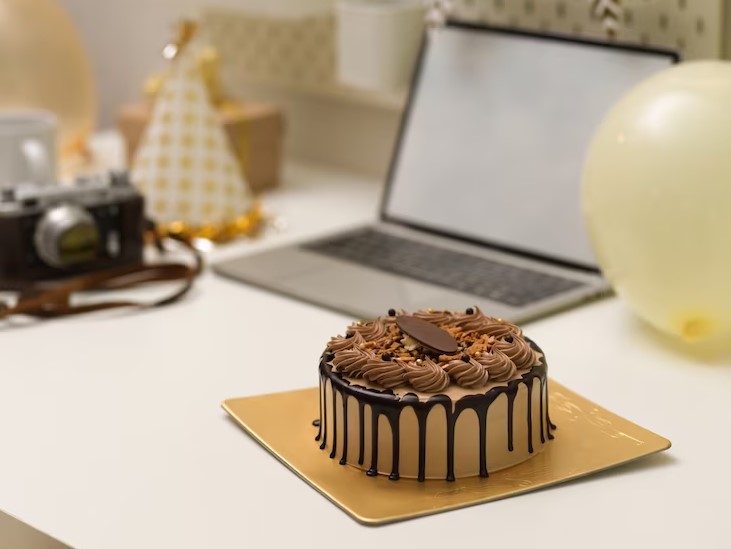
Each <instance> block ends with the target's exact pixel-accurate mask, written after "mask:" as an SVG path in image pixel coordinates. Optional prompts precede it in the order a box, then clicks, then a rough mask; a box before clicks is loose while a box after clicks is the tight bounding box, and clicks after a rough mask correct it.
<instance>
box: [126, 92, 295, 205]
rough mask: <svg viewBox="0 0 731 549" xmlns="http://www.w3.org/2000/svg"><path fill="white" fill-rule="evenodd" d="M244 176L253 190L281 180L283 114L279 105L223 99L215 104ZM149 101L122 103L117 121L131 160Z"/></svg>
mask: <svg viewBox="0 0 731 549" xmlns="http://www.w3.org/2000/svg"><path fill="white" fill-rule="evenodd" d="M216 110H217V112H218V116H219V118H220V121H221V124H222V125H223V127H224V129H225V130H226V133H227V135H228V137H229V141H230V144H231V149H232V151H233V152H234V155H235V156H236V159H237V160H238V162H239V164H240V166H241V169H242V173H243V176H244V179H245V180H246V181H247V182H248V184H249V187H250V188H251V190H252V191H253V192H255V193H256V192H260V191H262V190H265V189H270V188H272V187H275V186H276V185H277V184H278V182H279V174H280V166H281V161H282V141H283V138H284V116H283V114H282V111H281V109H280V108H279V107H277V106H276V105H272V104H269V103H257V102H249V101H223V102H222V103H220V104H219V105H217V106H216ZM151 113H152V106H151V104H150V103H149V102H140V103H137V104H131V105H126V106H124V107H122V109H121V111H120V114H119V117H118V120H117V123H118V127H119V129H120V131H121V133H122V135H123V136H124V140H125V142H126V145H127V161H128V164H129V165H131V164H132V160H133V159H134V155H135V152H136V151H137V147H138V146H139V144H140V140H141V138H142V135H143V132H144V130H145V127H146V126H147V124H148V123H149V121H150V116H151Z"/></svg>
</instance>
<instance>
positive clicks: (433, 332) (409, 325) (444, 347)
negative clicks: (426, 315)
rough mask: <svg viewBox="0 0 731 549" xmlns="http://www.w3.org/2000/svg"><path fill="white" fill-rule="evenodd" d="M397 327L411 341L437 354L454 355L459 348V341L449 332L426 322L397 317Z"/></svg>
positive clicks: (408, 317) (411, 317)
mask: <svg viewBox="0 0 731 549" xmlns="http://www.w3.org/2000/svg"><path fill="white" fill-rule="evenodd" d="M396 325H397V326H398V327H399V329H400V330H401V331H402V332H403V333H405V334H406V335H407V336H409V337H410V338H411V339H413V340H415V341H417V342H418V343H420V344H421V345H423V346H424V347H427V348H429V349H431V350H432V351H436V352H437V353H447V354H449V353H454V352H456V351H457V349H458V348H459V344H458V343H457V340H456V339H454V338H453V337H452V336H451V335H450V334H449V332H447V331H446V330H443V329H441V328H440V327H439V326H437V325H436V324H432V323H431V322H428V321H426V320H422V319H420V318H417V317H415V316H406V315H399V316H397V317H396Z"/></svg>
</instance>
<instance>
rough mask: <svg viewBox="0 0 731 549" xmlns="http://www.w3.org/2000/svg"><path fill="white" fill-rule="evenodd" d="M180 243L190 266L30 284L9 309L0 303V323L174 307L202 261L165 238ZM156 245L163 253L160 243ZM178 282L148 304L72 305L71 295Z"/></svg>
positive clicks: (130, 268)
mask: <svg viewBox="0 0 731 549" xmlns="http://www.w3.org/2000/svg"><path fill="white" fill-rule="evenodd" d="M167 240H175V241H176V242H180V243H182V244H183V245H184V246H185V247H186V248H187V249H188V250H189V251H190V252H191V253H192V254H193V257H194V262H193V264H192V265H188V264H185V263H169V262H168V263H152V264H142V265H126V266H122V267H116V268H112V269H106V270H102V271H96V272H92V273H88V274H83V275H79V276H75V277H73V278H70V279H66V280H63V281H61V282H59V283H56V284H54V285H51V286H49V284H48V283H29V284H24V285H22V286H20V287H19V288H18V296H17V301H16V302H15V304H14V305H12V306H8V305H7V304H4V303H2V302H0V320H1V319H4V318H7V317H9V316H11V315H28V316H32V317H36V318H56V317H60V316H70V315H77V314H82V313H90V312H93V311H101V310H104V309H118V308H122V307H135V308H139V309H147V308H152V307H161V306H163V305H167V304H169V303H173V302H175V301H177V300H179V299H180V298H181V297H183V296H184V295H185V294H186V293H188V291H189V290H190V289H191V287H192V286H193V282H194V280H195V278H196V277H197V276H198V275H199V274H200V273H201V271H202V269H203V259H202V257H201V255H200V253H199V252H198V250H196V249H195V248H194V247H193V246H192V245H191V244H190V243H189V242H187V241H185V240H180V239H174V238H171V237H168V239H167ZM155 245H156V247H157V248H158V250H160V251H164V245H163V242H162V241H161V240H159V239H156V240H155ZM170 281H180V282H181V286H180V287H179V288H178V289H176V290H175V291H174V292H173V293H171V294H170V295H168V296H166V297H163V298H160V299H156V300H151V301H135V300H124V299H123V300H110V301H100V302H95V303H86V304H72V302H71V300H72V299H71V298H72V296H73V294H75V293H78V292H84V291H92V290H93V291H96V290H121V289H126V288H134V287H137V286H143V285H146V284H150V283H154V282H170Z"/></svg>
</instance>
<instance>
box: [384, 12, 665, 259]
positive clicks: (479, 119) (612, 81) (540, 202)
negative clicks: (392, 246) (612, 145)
mask: <svg viewBox="0 0 731 549" xmlns="http://www.w3.org/2000/svg"><path fill="white" fill-rule="evenodd" d="M675 60H676V59H675V56H674V55H673V54H672V53H669V52H658V51H645V50H639V49H632V48H620V47H616V46H607V45H604V44H595V43H589V42H587V43H584V42H579V41H573V40H565V39H557V38H551V37H543V36H534V35H530V34H522V33H512V32H505V31H497V30H488V29H483V28H473V27H463V26H460V25H457V26H454V25H450V26H447V27H444V28H441V29H438V30H436V31H435V32H432V33H431V34H430V35H429V37H428V40H427V41H426V43H425V50H424V51H423V52H422V58H421V62H420V67H419V69H418V74H417V75H416V78H415V81H414V87H413V90H412V95H411V99H410V103H409V106H408V109H407V112H406V115H405V117H404V121H403V124H402V128H401V136H400V139H399V146H398V149H397V151H396V153H395V157H394V160H393V164H392V166H391V174H390V181H389V189H388V191H387V194H386V196H385V201H384V204H383V211H382V214H383V217H384V218H385V219H388V220H390V221H397V222H401V223H407V224H409V225H414V226H418V227H421V228H426V229H431V230H435V231H438V232H442V233H448V234H450V235H454V236H460V237H464V238H468V239H472V240H477V241H482V242H485V243H488V244H493V245H497V246H501V247H506V248H509V249H513V250H517V251H523V252H527V253H530V254H533V255H539V256H543V257H547V258H553V259H557V260H561V261H565V262H569V263H573V264H577V265H582V266H587V267H595V266H596V261H595V259H594V257H593V253H592V251H591V248H590V245H589V241H588V237H587V234H586V230H585V227H584V222H583V218H582V213H581V208H580V199H581V196H580V186H581V175H582V168H583V161H584V157H585V154H586V151H587V147H588V145H589V142H590V139H591V136H592V134H593V132H594V130H595V129H596V127H597V126H598V124H599V123H600V122H601V120H602V118H603V117H604V115H605V114H606V113H607V111H608V110H609V109H610V107H611V106H612V105H613V104H614V103H615V102H616V101H617V100H618V99H619V98H620V97H621V96H622V95H623V94H624V93H625V92H626V91H628V90H629V89H630V88H631V87H633V86H634V85H635V84H637V83H638V82H639V81H641V80H643V79H644V78H646V77H648V76H649V75H651V74H653V73H655V72H657V71H659V70H661V69H663V68H666V67H668V66H670V65H671V64H672V63H673V62H675Z"/></svg>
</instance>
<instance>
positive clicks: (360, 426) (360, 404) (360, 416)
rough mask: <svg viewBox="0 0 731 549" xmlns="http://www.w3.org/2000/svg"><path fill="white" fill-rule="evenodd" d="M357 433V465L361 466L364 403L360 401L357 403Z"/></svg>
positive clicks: (362, 456) (363, 435) (362, 457)
mask: <svg viewBox="0 0 731 549" xmlns="http://www.w3.org/2000/svg"><path fill="white" fill-rule="evenodd" d="M358 432H359V439H360V446H359V448H360V450H359V453H358V465H363V459H364V457H365V456H364V455H363V454H364V453H365V402H363V401H362V400H359V401H358Z"/></svg>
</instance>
